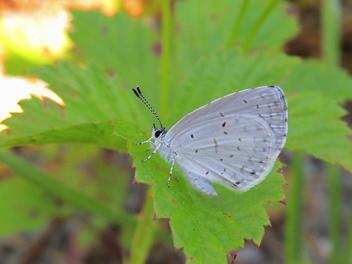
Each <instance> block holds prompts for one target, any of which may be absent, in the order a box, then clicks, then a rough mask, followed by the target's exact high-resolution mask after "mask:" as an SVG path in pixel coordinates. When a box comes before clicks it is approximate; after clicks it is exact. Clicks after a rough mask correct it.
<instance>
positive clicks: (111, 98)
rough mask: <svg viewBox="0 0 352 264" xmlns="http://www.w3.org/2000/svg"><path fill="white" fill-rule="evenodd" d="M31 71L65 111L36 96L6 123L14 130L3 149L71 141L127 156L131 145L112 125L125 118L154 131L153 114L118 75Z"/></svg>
mask: <svg viewBox="0 0 352 264" xmlns="http://www.w3.org/2000/svg"><path fill="white" fill-rule="evenodd" d="M30 72H32V73H34V74H36V75H37V76H38V77H39V78H41V79H42V80H44V81H46V82H48V83H50V88H51V89H52V90H53V91H54V92H56V93H57V94H58V95H59V96H60V97H61V98H62V99H63V100H64V102H65V107H62V106H60V105H58V104H56V103H54V102H53V101H51V100H49V99H44V101H41V100H39V99H37V98H35V97H34V98H32V100H24V101H22V102H21V106H22V108H23V109H24V113H20V114H13V117H12V118H10V119H8V120H6V121H5V124H6V125H7V126H9V127H10V130H9V131H5V132H2V133H1V136H2V137H1V138H0V146H1V147H6V146H15V145H23V144H44V143H65V142H66V143H89V144H96V145H99V146H103V147H109V148H115V149H119V150H122V151H126V141H125V140H123V139H121V138H118V137H112V135H113V126H112V124H111V122H110V121H111V120H112V119H114V118H115V117H119V118H121V117H122V118H124V119H125V120H128V121H130V122H132V123H135V124H137V127H139V125H144V126H145V127H147V125H146V124H148V127H149V126H150V124H151V122H152V121H151V120H152V116H150V115H149V113H148V112H145V111H144V112H142V111H141V110H139V109H141V108H142V107H143V106H142V105H140V104H139V102H138V100H137V99H135V98H133V97H132V96H131V94H133V93H132V91H127V90H125V89H124V88H122V87H121V81H120V80H119V78H118V77H117V75H114V76H111V75H110V74H109V72H106V71H105V70H102V69H101V68H99V67H97V66H94V65H87V68H86V69H82V68H80V67H79V66H77V65H73V64H70V63H67V62H60V63H59V65H58V66H46V67H42V68H34V69H31V70H30ZM97 87H99V88H97ZM137 103H138V104H137ZM148 120H150V121H148ZM137 130H138V129H137Z"/></svg>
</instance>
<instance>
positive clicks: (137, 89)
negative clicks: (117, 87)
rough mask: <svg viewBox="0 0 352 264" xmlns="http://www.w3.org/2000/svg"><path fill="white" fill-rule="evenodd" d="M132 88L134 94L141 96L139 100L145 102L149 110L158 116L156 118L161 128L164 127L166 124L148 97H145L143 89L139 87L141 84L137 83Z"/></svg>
mask: <svg viewBox="0 0 352 264" xmlns="http://www.w3.org/2000/svg"><path fill="white" fill-rule="evenodd" d="M132 90H133V92H134V94H135V95H136V96H137V97H138V98H139V100H141V101H142V102H143V104H144V105H145V106H146V107H148V109H149V111H150V112H152V114H153V115H154V116H155V117H156V119H158V121H159V124H160V126H161V128H163V127H164V126H163V124H162V123H161V121H160V118H159V116H158V114H157V113H156V112H155V110H154V108H153V107H152V106H151V105H150V103H149V102H148V101H147V99H145V97H144V95H143V94H142V92H141V90H140V89H139V86H138V85H136V89H134V88H132Z"/></svg>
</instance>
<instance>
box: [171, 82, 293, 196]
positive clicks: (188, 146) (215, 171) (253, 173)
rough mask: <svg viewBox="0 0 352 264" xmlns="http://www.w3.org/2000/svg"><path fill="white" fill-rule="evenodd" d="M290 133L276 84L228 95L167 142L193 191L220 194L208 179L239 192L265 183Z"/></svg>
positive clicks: (181, 125) (186, 120)
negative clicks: (263, 181)
mask: <svg viewBox="0 0 352 264" xmlns="http://www.w3.org/2000/svg"><path fill="white" fill-rule="evenodd" d="M286 134H287V103H286V100H285V97H284V95H283V92H282V90H281V88H280V87H278V86H263V87H258V88H255V89H247V90H243V91H240V92H237V93H233V94H230V95H227V96H225V97H222V98H219V99H217V100H215V101H213V102H211V103H209V104H207V105H205V106H203V107H201V108H199V109H197V110H195V111H193V112H191V113H190V114H188V115H186V116H185V117H183V118H182V119H180V120H179V121H178V122H177V123H176V124H175V125H174V126H172V127H171V128H170V130H169V131H168V132H167V134H166V136H165V143H166V144H168V145H169V147H170V149H172V150H173V151H174V152H176V153H177V156H176V161H177V163H178V164H179V166H181V168H182V169H183V170H184V172H185V176H186V177H187V178H188V180H189V181H190V182H191V184H192V185H193V187H195V188H196V189H198V190H200V191H202V192H204V193H207V194H213V195H216V192H215V190H211V188H210V187H209V185H210V183H209V181H210V182H217V183H220V184H222V185H224V186H226V187H228V188H231V189H233V188H234V189H237V190H239V191H246V190H248V189H250V188H252V187H253V186H255V185H256V184H258V183H259V182H260V181H262V180H263V179H264V178H265V177H266V175H267V174H268V173H269V172H270V170H271V169H272V167H273V165H274V162H275V160H276V158H277V156H278V155H279V153H280V151H281V149H282V147H283V146H284V144H285V142H286ZM197 176H198V177H202V178H203V179H201V180H200V179H197ZM207 182H208V184H207ZM202 189H203V190H202ZM213 192H215V193H213Z"/></svg>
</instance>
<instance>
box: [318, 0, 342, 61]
mask: <svg viewBox="0 0 352 264" xmlns="http://www.w3.org/2000/svg"><path fill="white" fill-rule="evenodd" d="M322 9H323V10H322V14H323V16H322V18H323V19H322V34H323V37H322V51H323V60H324V62H325V63H327V64H329V65H331V66H334V65H336V66H338V65H339V64H340V57H341V55H340V41H341V7H340V1H339V0H323V6H322Z"/></svg>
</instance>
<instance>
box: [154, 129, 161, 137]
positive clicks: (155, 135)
mask: <svg viewBox="0 0 352 264" xmlns="http://www.w3.org/2000/svg"><path fill="white" fill-rule="evenodd" d="M160 134H161V130H157V131H155V134H154V137H155V138H158V137H159V136H160Z"/></svg>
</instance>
